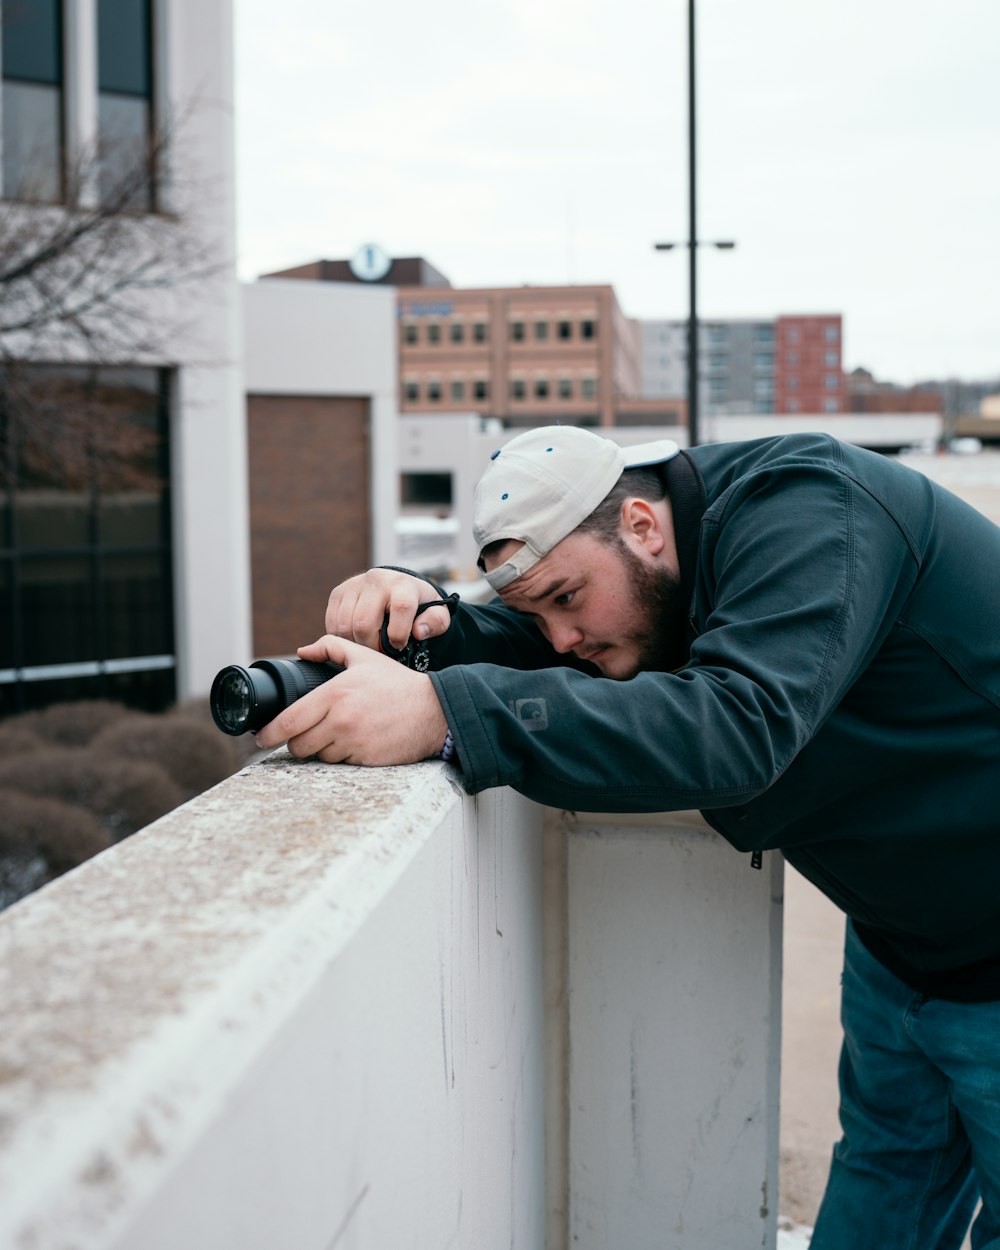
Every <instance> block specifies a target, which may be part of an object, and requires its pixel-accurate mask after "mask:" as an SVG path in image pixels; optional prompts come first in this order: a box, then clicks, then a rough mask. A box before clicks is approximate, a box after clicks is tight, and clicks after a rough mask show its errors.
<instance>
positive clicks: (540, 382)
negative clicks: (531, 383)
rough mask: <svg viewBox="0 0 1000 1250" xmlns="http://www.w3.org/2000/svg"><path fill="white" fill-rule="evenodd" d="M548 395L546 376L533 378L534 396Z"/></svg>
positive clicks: (542, 397)
mask: <svg viewBox="0 0 1000 1250" xmlns="http://www.w3.org/2000/svg"><path fill="white" fill-rule="evenodd" d="M548 397H549V380H548V378H535V398H536V399H548Z"/></svg>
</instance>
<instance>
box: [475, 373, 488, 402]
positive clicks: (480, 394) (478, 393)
mask: <svg viewBox="0 0 1000 1250" xmlns="http://www.w3.org/2000/svg"><path fill="white" fill-rule="evenodd" d="M472 394H473V396H474V397H475V398H476V399H486V398H488V396H489V386H488V384H487V382H486V379H485V378H477V380H476V381H475V382H474V383H473V384H472Z"/></svg>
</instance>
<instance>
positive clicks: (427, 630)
mask: <svg viewBox="0 0 1000 1250" xmlns="http://www.w3.org/2000/svg"><path fill="white" fill-rule="evenodd" d="M450 624H451V613H450V612H449V611H448V609H447V608H442V607H434V608H427V609H426V610H425V611H423V612H421V613H420V615H419V616H418V617H417V619H416V620H415V621H414V622H413V636H414V638H418V639H420V641H421V642H422V641H423V640H424V639H426V638H437V637H439V636H440V635H441V634H443V633H444V632H445V630H447V628H448V626H449V625H450Z"/></svg>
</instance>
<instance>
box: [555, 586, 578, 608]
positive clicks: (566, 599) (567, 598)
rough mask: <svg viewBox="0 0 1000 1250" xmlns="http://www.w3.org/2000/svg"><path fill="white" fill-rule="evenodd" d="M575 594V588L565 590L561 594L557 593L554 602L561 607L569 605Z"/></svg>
mask: <svg viewBox="0 0 1000 1250" xmlns="http://www.w3.org/2000/svg"><path fill="white" fill-rule="evenodd" d="M575 594H576V591H575V590H564V591H563V592H562V594H561V595H556V597H555V598H554V599H553V600H552V602H553V603H554V604H555V605H556V606H557V607H560V608H565V607H568V605H569V604H571V603H572V602H573V596H574V595H575Z"/></svg>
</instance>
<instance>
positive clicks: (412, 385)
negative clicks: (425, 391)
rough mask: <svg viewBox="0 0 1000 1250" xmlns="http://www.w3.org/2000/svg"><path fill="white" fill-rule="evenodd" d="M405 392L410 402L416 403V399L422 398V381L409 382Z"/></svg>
mask: <svg viewBox="0 0 1000 1250" xmlns="http://www.w3.org/2000/svg"><path fill="white" fill-rule="evenodd" d="M404 394H405V395H406V398H407V401H408V402H409V403H411V404H412V403H416V401H417V400H418V399H419V398H420V383H419V382H407V383H406V385H405V387H404Z"/></svg>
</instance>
